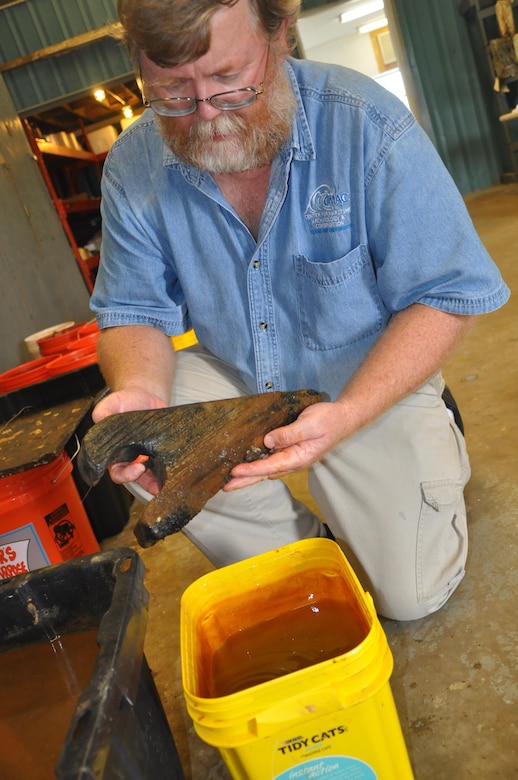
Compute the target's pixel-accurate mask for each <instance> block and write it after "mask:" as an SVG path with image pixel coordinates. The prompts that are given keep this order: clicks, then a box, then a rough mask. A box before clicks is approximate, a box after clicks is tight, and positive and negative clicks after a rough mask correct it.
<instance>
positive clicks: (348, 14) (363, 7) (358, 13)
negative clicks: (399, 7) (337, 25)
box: [340, 0, 385, 24]
mask: <svg viewBox="0 0 518 780" xmlns="http://www.w3.org/2000/svg"><path fill="white" fill-rule="evenodd" d="M384 7H385V4H384V2H383V0H368V2H366V3H359V4H358V5H356V6H355V7H354V8H351V10H350V11H344V12H343V13H342V14H340V21H341V22H342V24H346V23H347V22H354V21H355V19H361V18H362V17H363V16H368V15H369V14H374V13H376V11H383V9H384Z"/></svg>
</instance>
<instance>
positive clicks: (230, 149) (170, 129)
mask: <svg viewBox="0 0 518 780" xmlns="http://www.w3.org/2000/svg"><path fill="white" fill-rule="evenodd" d="M251 107H253V108H256V109H257V110H256V111H254V112H253V115H252V117H251V118H250V120H247V119H246V116H245V114H243V115H242V116H240V115H239V114H236V113H234V112H231V111H229V112H228V113H225V112H222V113H221V114H218V116H216V117H215V118H214V119H211V120H203V119H198V120H196V121H195V122H193V124H192V125H191V126H190V127H189V129H188V130H187V131H185V130H183V129H182V128H181V127H179V126H178V124H177V120H176V119H174V118H171V117H162V116H158V115H157V116H156V119H157V123H158V129H159V131H160V133H161V135H162V137H163V138H164V141H165V142H166V144H167V145H168V146H169V148H170V149H171V150H172V151H173V152H174V153H175V154H176V155H177V156H178V157H180V158H181V159H182V160H184V161H185V162H187V163H189V164H190V165H193V166H195V167H196V168H200V169H201V170H204V171H207V172H208V173H212V174H215V175H218V174H225V173H238V172H240V171H247V170H250V169H251V168H260V167H261V166H263V165H269V164H270V163H271V162H272V160H273V159H274V157H275V156H276V154H277V152H278V151H279V150H280V148H281V146H282V145H283V144H284V143H285V141H287V139H288V138H289V137H290V133H291V122H292V117H293V114H294V112H295V109H296V102H295V96H294V94H293V90H292V88H291V85H290V83H289V79H288V77H287V75H286V73H285V72H284V70H283V69H282V68H279V69H278V71H277V74H276V76H275V78H274V79H273V80H272V82H271V84H270V85H269V86H268V92H265V93H264V94H261V95H259V96H258V97H257V102H256V103H253V104H252V106H251ZM214 135H219V136H224V138H221V139H219V140H217V141H214V140H213V137H214Z"/></svg>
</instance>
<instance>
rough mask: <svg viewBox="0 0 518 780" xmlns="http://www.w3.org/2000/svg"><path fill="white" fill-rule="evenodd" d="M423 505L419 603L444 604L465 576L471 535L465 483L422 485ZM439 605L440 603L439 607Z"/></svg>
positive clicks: (447, 482)
mask: <svg viewBox="0 0 518 780" xmlns="http://www.w3.org/2000/svg"><path fill="white" fill-rule="evenodd" d="M421 494H422V504H421V513H420V516H419V528H418V532H417V554H416V568H417V571H416V575H417V576H416V580H417V599H418V602H420V603H423V602H432V601H437V602H439V601H443V600H445V599H446V598H447V597H448V595H449V594H450V593H451V592H452V591H453V590H454V589H455V587H456V586H457V584H458V583H459V582H460V580H461V579H462V577H463V575H464V564H465V562H466V556H467V547H468V534H467V523H466V510H465V505H464V495H463V483H462V482H461V481H454V480H440V481H437V482H423V483H421ZM438 606H439V604H437V607H438Z"/></svg>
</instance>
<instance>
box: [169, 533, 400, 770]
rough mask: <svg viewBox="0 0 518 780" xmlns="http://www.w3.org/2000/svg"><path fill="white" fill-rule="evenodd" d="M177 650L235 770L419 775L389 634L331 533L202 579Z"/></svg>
mask: <svg viewBox="0 0 518 780" xmlns="http://www.w3.org/2000/svg"><path fill="white" fill-rule="evenodd" d="M181 656H182V681H183V689H184V695H185V700H186V704H187V710H188V712H189V715H190V716H191V718H192V720H193V723H194V728H195V730H196V732H197V734H198V735H199V736H200V737H201V739H203V740H204V741H205V742H207V743H208V744H209V745H214V746H215V747H217V748H218V750H219V752H220V754H221V756H222V758H223V760H224V762H225V764H226V766H227V768H228V770H229V772H230V774H231V775H232V777H233V778H234V779H235V780H316V779H317V778H325V779H326V780H349V778H350V779H351V780H352V779H353V778H354V780H412V778H413V774H412V769H411V767H410V762H409V759H408V754H407V751H406V747H405V742H404V739H403V735H402V732H401V727H400V723H399V718H398V714H397V711H396V707H395V704H394V700H393V697H392V691H391V689H390V684H389V678H390V675H391V673H392V668H393V659H392V654H391V652H390V649H389V647H388V643H387V639H386V636H385V633H384V631H383V629H382V627H381V624H380V622H379V620H378V617H377V615H376V612H375V609H374V605H373V602H372V598H371V596H370V595H369V594H367V593H365V591H364V590H363V589H362V587H361V585H360V583H359V581H358V579H357V577H356V575H355V574H354V572H353V570H352V568H351V566H350V565H349V563H348V561H347V559H346V557H345V556H344V554H343V552H342V551H341V550H340V548H339V547H338V545H337V544H335V543H334V542H332V541H330V540H329V539H305V540H302V541H300V542H295V543H293V544H290V545H287V546H286V547H281V548H279V549H277V550H273V551H272V552H268V553H263V554H262V555H258V556H255V557H253V558H249V559H247V560H245V561H241V562H239V563H236V564H232V565H231V566H227V567H224V568H222V569H218V570H216V571H213V572H210V573H209V574H207V575H206V576H205V577H202V578H200V579H198V580H196V581H195V582H194V583H193V584H192V585H190V586H189V587H188V588H187V589H186V591H185V592H184V594H183V596H182V602H181Z"/></svg>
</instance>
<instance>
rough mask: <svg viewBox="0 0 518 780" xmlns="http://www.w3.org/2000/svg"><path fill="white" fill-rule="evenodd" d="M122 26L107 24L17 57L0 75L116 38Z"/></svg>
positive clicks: (0, 68) (6, 63) (1, 66)
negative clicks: (104, 39) (102, 40)
mask: <svg viewBox="0 0 518 780" xmlns="http://www.w3.org/2000/svg"><path fill="white" fill-rule="evenodd" d="M120 26H121V25H120V24H119V23H116V24H106V25H104V27H98V28H97V30H91V31H90V32H87V33H82V34H81V35H75V36H74V37H73V38H67V39H66V40H65V41H61V42H60V43H55V44H53V45H52V46H45V47H44V48H43V49H37V50H36V51H33V52H32V53H31V54H26V55H25V56H24V57H17V58H16V59H14V60H9V62H4V63H3V64H1V65H0V73H5V71H8V70H14V68H21V67H22V66H23V65H29V64H30V63H31V62H37V61H38V60H44V59H47V58H48V57H59V56H60V55H61V54H68V53H69V52H71V51H74V50H75V49H80V48H82V47H83V46H89V45H90V44H91V43H95V41H98V40H100V39H101V38H111V37H114V34H116V33H117V31H118V29H120Z"/></svg>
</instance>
